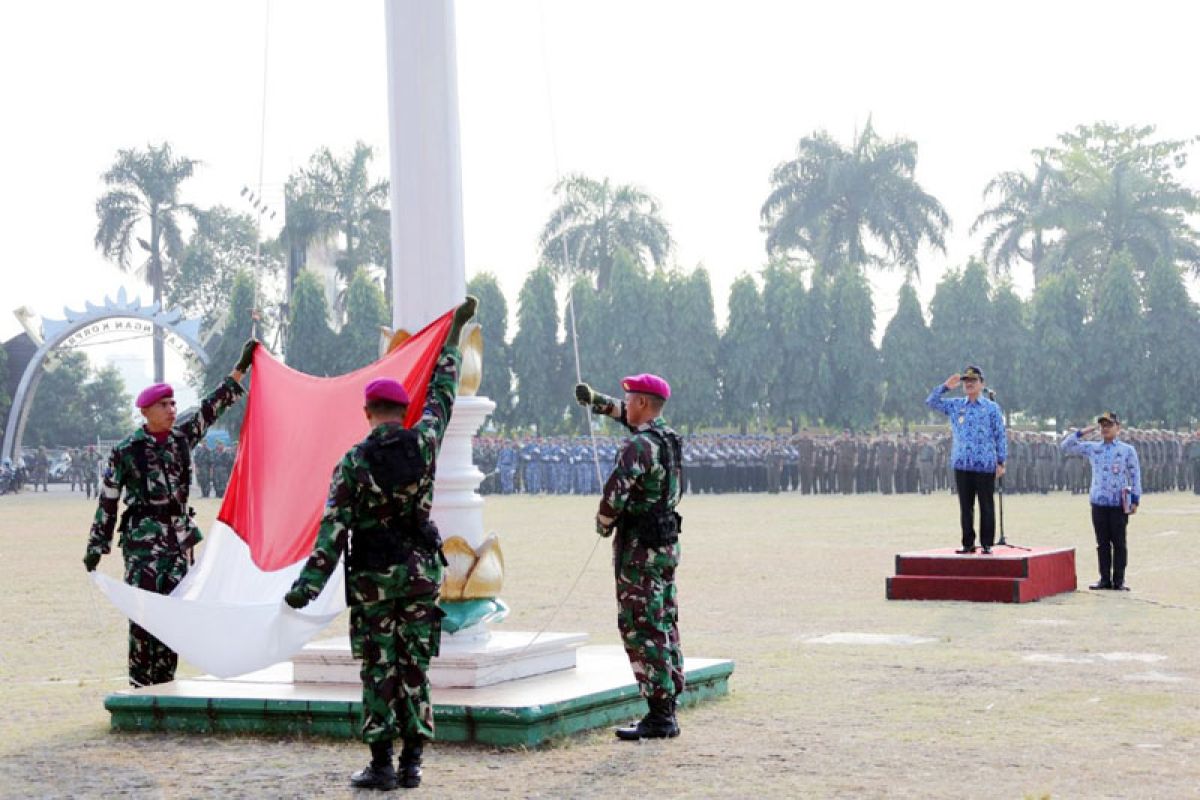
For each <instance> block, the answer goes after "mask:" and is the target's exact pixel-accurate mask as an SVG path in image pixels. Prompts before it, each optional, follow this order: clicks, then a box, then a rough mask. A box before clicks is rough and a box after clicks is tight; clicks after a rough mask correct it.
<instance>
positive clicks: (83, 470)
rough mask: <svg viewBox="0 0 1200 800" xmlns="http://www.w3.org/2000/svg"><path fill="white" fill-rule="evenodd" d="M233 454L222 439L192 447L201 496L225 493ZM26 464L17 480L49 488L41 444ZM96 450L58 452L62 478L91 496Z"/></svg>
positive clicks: (97, 466)
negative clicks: (63, 469) (212, 444)
mask: <svg viewBox="0 0 1200 800" xmlns="http://www.w3.org/2000/svg"><path fill="white" fill-rule="evenodd" d="M236 457H237V445H236V444H235V445H232V446H230V447H226V446H225V445H224V444H223V443H221V442H218V443H217V444H216V446H215V447H211V448H210V447H209V446H208V445H207V444H205V443H203V442H201V443H200V444H199V445H197V446H196V449H195V450H193V451H192V482H193V483H194V484H195V485H197V486H199V487H200V492H201V494H202V495H203V496H204V497H209V496H210V495H213V494H214V493H215V495H216V496H217V497H223V496H224V495H225V486H226V485H227V484H228V483H229V476H230V475H231V474H232V472H233V461H234V459H235V458H236ZM24 460H25V462H26V463H27V465H28V466H26V468H25V470H24V477H23V478H22V479H21V480H20V483H22V484H24V483H29V484H32V485H33V490H34V491H35V492H36V491H37V490H38V488H39V487H40V488H41V489H42V491H49V483H50V461H51V459H50V456H49V452H48V451H47V450H46V448H45V447H39V448H37V449H36V450H35V451H34V452H33V453H32V455H31V456H30V457H29V458H27V459H24ZM102 460H103V459H102V457H101V455H100V451H99V450H97V448H96V446H95V445H88V446H87V447H83V448H79V447H72V448H68V449H67V450H66V451H65V452H64V453H63V455H62V462H63V464H64V465H65V467H66V469H65V471H64V473H63V476H62V477H63V478H64V479H65V481H69V482H70V484H71V491H76V490H77V489H78V491H81V492H84V493H86V495H87V496H88V497H91V496H92V495H93V494H95V493H96V492H97V491H99V482H100V465H101V461H102ZM20 489H21V486H14V487H13V490H14V491H19V490H20Z"/></svg>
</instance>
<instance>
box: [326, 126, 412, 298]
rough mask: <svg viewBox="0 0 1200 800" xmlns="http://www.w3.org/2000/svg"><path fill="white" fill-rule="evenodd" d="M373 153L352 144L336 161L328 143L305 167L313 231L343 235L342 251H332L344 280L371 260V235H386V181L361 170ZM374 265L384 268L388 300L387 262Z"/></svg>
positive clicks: (389, 292) (361, 146) (370, 149)
mask: <svg viewBox="0 0 1200 800" xmlns="http://www.w3.org/2000/svg"><path fill="white" fill-rule="evenodd" d="M374 154H375V153H374V150H372V148H370V147H369V146H367V145H366V144H363V143H362V142H356V143H355V144H354V149H353V150H352V151H351V152H349V153H347V154H346V156H345V157H344V158H342V159H338V158H336V157H335V156H334V155H333V153H331V152H330V150H329V148H328V147H322V148H321V149H320V150H318V151H317V152H316V153H314V154H313V157H312V159H311V160H310V162H309V167H308V169H307V170H306V171H305V177H306V179H307V184H308V189H309V190H310V191H311V200H310V202H311V204H312V207H313V211H314V214H315V216H316V220H315V227H316V230H317V231H318V232H332V231H335V230H336V231H337V232H339V233H340V234H341V235H342V238H343V239H344V242H345V249H344V250H342V251H341V253H340V254H339V255H338V259H337V270H338V274H339V275H340V276H341V278H342V280H343V281H344V282H345V283H346V284H349V282H350V281H351V280H352V279H353V277H354V273H355V272H357V271H358V268H359V267H362V266H367V265H369V264H371V263H372V256H373V255H374V250H373V248H372V246H371V241H372V238H373V237H377V236H378V235H380V234H381V233H382V235H383V236H384V237H385V238H386V237H387V235H388V233H389V231H388V226H389V220H388V212H387V201H388V182H387V181H386V180H380V181H374V182H372V181H371V178H370V175H369V174H368V173H367V167H368V166H369V165H370V163H371V159H372V158H373V157H374ZM375 250H378V248H375ZM376 266H378V267H383V268H384V273H385V276H386V278H385V280H386V281H387V282H388V285H387V293H388V299H389V302H390V298H391V285H390V276H391V270H390V269H388V268H387V267H388V266H389V265H387V264H376Z"/></svg>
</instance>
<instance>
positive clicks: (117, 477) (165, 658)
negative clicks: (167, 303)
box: [83, 340, 258, 688]
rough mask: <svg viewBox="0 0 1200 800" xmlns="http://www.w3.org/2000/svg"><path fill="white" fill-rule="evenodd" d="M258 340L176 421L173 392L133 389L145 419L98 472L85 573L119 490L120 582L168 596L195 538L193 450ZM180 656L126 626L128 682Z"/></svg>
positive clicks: (229, 401) (151, 679)
mask: <svg viewBox="0 0 1200 800" xmlns="http://www.w3.org/2000/svg"><path fill="white" fill-rule="evenodd" d="M257 346H258V342H256V341H254V340H251V341H248V342H246V345H245V347H244V348H243V349H242V357H241V359H240V360H239V361H238V363H237V366H236V367H234V369H233V372H231V373H230V374H229V377H228V378H226V379H225V380H224V381H223V382H222V383H221V385H220V386H218V387H217V388H216V389H214V390H213V391H212V392H211V393H210V394H209V395H208V396H207V397H205V398H204V400H202V401H201V403H200V410H199V411H198V412H197V413H196V414H194V415H192V416H189V417H187V418H186V419H184V420H183V422H181V423H180V424H178V425H176V424H175V394H174V391H173V390H172V389H171V387H170V386H169V385H167V384H165V383H157V384H154V385H153V386H150V387H148V388H146V389H145V390H144V391H143V392H142V393H141V394H139V395H138V400H137V405H138V408H140V409H141V410H142V415H143V416H144V417H145V418H146V424H145V425H144V426H143V427H141V428H139V429H138V430H137V431H135V432H134V433H133V434H132V435H130V436H127V437H125V438H124V439H122V440H121V442H120V443H118V444H117V446H116V447H114V448H113V450H112V455H110V456H109V458H108V466H107V467H106V468H105V470H104V480H103V487H102V488H101V490H100V492H99V498H100V507H99V508H98V509H97V510H96V517H95V520H94V521H93V522H92V530H91V533H90V534H89V535H88V543H87V553H86V554H85V555H84V557H83V563H84V566H85V567H87V570H88V572H91V571H92V570H94V569H95V568H96V565H97V564H99V563H100V556H101V555H103V554H105V553H108V552H109V551H110V550H111V547H112V537H113V529H114V527H116V522H117V506H118V502H119V501H120V499H121V492H122V491H124V492H125V512H124V513H123V514H122V515H121V525H120V530H121V540H120V543H121V553H122V555H123V556H124V559H125V582H126V583H128V584H129V585H130V586H136V587H138V588H139V589H145V590H147V591H151V592H157V593H158V594H170V593H171V591H172V590H173V589H174V588H175V587H176V586H178V585H179V582H180V581H181V580H183V576H184V575H186V574H187V571H188V565H189V563H190V562H191V560H192V548H194V547H195V546H196V545H197V544H199V543H200V539H201V533H200V529H199V528H198V527H196V523H195V522H193V521H192V517H193V515H194V514H195V512H194V511H193V510H192V509H191V507H190V506H188V496H189V494H190V492H191V488H192V487H191V481H192V474H191V472H192V448H193V447H195V446H196V443H197V442H199V441H200V440H201V439H202V438H203V437H204V432H205V431H207V430H208V427H209V426H210V425H212V424H213V423H214V422H216V421H217V419H218V418H219V417H220V416H221V414H223V413H225V411H226V410H227V409H228V408H229V407H230V406H232V405H233V404H234V402H236V401H237V399H238V398H239V397H241V396H242V395H243V394H244V393H245V390H244V389H242V386H241V384H240V383H239V381H240V380H241V379H242V375H243V374H244V373H245V371H246V369H247V368H248V367H249V366H250V361H251V358H252V357H253V355H254V348H255V347H257ZM178 663H179V656H178V655H176V653H175V651H173V650H172V649H171V648H169V647H167V646H166V645H165V644H163V643H162V642H160V641H159V640H158V639H157V638H155V637H154V636H151V635H150V633H149V632H147V631H146V630H145V629H143V628H142V627H141V626H139V625H135V624H134V623H132V622H131V623H130V624H129V683H130V685H132V686H134V687H135V688H136V687H139V686H150V685H153V684H156V683H167V682H169V681H172V680H174V679H175V667H176V665H177V664H178Z"/></svg>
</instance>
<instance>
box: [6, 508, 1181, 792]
mask: <svg viewBox="0 0 1200 800" xmlns="http://www.w3.org/2000/svg"><path fill="white" fill-rule="evenodd" d="M593 505H594V503H593V501H591V500H588V499H580V498H570V497H567V498H559V497H553V498H529V497H507V498H490V499H489V500H488V502H487V505H486V507H485V521H486V528H487V529H488V530H489V531H493V530H494V531H496V532H497V533H499V534H500V537H501V542H502V544H503V547H504V552H505V558H506V561H507V564H508V570H509V574H508V578H507V583H506V589H505V592H504V598H505V600H506V601H507V602H508V603H509V604H510V605H511V606H512V609H513V613H512V616H511V617H510V619H509V621H508V622H506V623H504V625H505V627H507V628H509V629H512V630H536V629H539V628H541V627H542V626H543V625H544V624H545V623H546V620H547V618H548V615H549V614H551V613H552V611H553V610H554V608H555V607H556V606H557V605H558V603H559V601H560V600H561V598H562V595H563V593H564V592H566V590H567V588H568V587H569V586H570V585H571V582H572V581H573V580H574V578H575V576H576V574H577V573H578V571H579V569H580V568H581V566H582V564H583V562H584V559H585V558H586V557H587V555H588V552H589V550H590V549H591V547H592V545H593V542H594V538H593V537H594V534H593V533H592V532H591V523H590V520H591V515H592V513H593ZM1006 506H1007V507H1006V509H1005V519H1006V523H1007V528H1008V536H1009V538H1010V540H1013V541H1015V542H1018V543H1021V544H1036V545H1048V546H1050V545H1052V546H1074V547H1076V548H1077V551H1078V556H1077V569H1078V573H1079V578H1080V584H1081V585H1086V584H1087V583H1088V582H1089V581H1091V580H1092V573H1093V570H1094V560H1095V558H1094V550H1093V544H1092V541H1091V531H1090V524H1089V521H1088V512H1087V501H1086V499H1085V498H1080V497H1070V496H1064V495H1057V496H1055V495H1050V496H1044V497H1032V498H1025V497H1014V498H1007V500H1006ZM93 510H94V506H93V505H92V504H90V503H88V502H86V501H84V500H82V499H81V498H77V497H75V498H71V497H66V496H63V495H61V494H60V495H54V494H51V495H48V496H47V495H38V496H34V495H29V494H25V495H20V496H17V497H11V496H6V497H4V498H0V564H3V574H4V581H3V585H4V591H3V593H0V618H2V619H3V621H4V622H3V628H2V629H0V708H2V709H3V713H2V714H0V756H2V757H3V758H2V759H0V795H3V796H12V797H34V796H36V797H58V796H61V797H68V796H70V797H113V796H130V797H206V796H218V795H219V796H222V797H225V798H242V797H246V798H251V797H253V798H262V797H325V796H329V797H344V796H347V795H351V794H352V792H351V791H350V790H349V789H348V788H347V787H346V777H347V775H348V774H349V772H351V771H353V770H354V769H357V768H358V767H360V766H361V765H362V763H363V762H364V761H365V755H366V750H365V748H364V747H363V746H362V745H361V744H356V743H350V742H330V741H321V740H303V739H267V738H249V737H231V736H225V737H200V736H186V735H142V734H138V735H131V734H114V733H110V732H109V731H108V715H107V713H106V712H105V711H104V708H103V699H104V696H105V695H106V694H107V693H109V692H111V691H112V690H114V689H117V688H119V687H121V686H122V685H123V682H124V678H123V675H124V669H125V664H124V659H125V620H124V618H123V617H121V616H120V615H119V614H118V613H117V612H116V611H115V610H114V609H113V608H112V607H111V606H109V605H108V604H107V602H106V601H105V600H104V599H103V598H102V597H101V596H100V595H99V594H98V593H97V592H95V591H94V590H93V589H92V588H91V585H90V584H89V583H88V581H87V580H86V579H85V576H84V571H83V567H82V565H81V563H80V559H81V558H82V555H83V544H84V538H85V532H86V530H87V527H88V524H89V521H90V518H91V514H92V512H93ZM681 510H682V511H683V513H684V515H685V517H686V522H685V533H684V539H683V543H684V544H683V548H684V555H683V559H684V561H683V566H682V568H681V570H680V578H679V582H680V602H681V611H682V613H681V626H682V634H683V643H684V648H685V650H686V652H688V653H691V654H694V655H698V656H720V657H728V658H733V659H735V660H736V662H737V671H736V672H735V674H734V676H733V680H732V684H731V687H732V692H731V694H730V696H729V697H727V698H725V699H723V700H719V701H715V702H711V703H707V704H705V705H702V706H700V707H697V708H695V709H690V710H687V711H686V712H684V713H683V714H682V715H681V723H682V725H683V735H682V736H681V737H680V738H679V739H677V740H673V741H670V742H667V743H662V742H652V743H643V744H641V745H633V746H630V745H626V744H620V743H617V742H615V741H614V740H613V738H612V736H611V734H610V733H608V732H607V731H598V732H594V733H589V734H583V735H580V736H576V737H572V738H570V739H565V740H562V741H558V742H554V743H552V744H550V745H548V746H545V747H542V748H539V749H537V750H493V749H487V748H479V747H469V746H462V745H450V744H435V745H433V746H432V747H431V748H430V756H429V759H428V768H427V770H426V774H427V777H426V783H425V786H424V787H423V789H424V790H425V791H424V796H430V797H450V796H454V797H545V798H562V797H581V798H586V797H605V798H611V797H651V796H657V797H788V798H791V797H856V798H859V797H888V798H893V797H921V798H926V797H971V798H982V797H1003V798H1012V797H1023V796H1032V797H1041V796H1043V795H1051V796H1053V797H1088V798H1104V797H1163V798H1176V797H1191V796H1196V795H1197V794H1198V793H1200V753H1198V752H1197V747H1198V744H1197V743H1198V742H1200V711H1198V705H1200V703H1198V702H1197V701H1198V700H1200V624H1198V615H1200V580H1198V579H1200V499H1198V498H1196V497H1195V496H1194V495H1184V494H1169V495H1150V496H1148V497H1147V498H1146V503H1145V508H1144V511H1143V513H1139V514H1138V515H1137V516H1136V517H1135V518H1134V520H1133V522H1132V524H1131V526H1130V547H1131V559H1130V569H1129V573H1128V580H1129V583H1130V584H1131V585H1132V586H1133V589H1134V591H1133V592H1131V593H1115V592H1104V593H1093V592H1088V591H1087V590H1086V589H1084V590H1082V591H1080V592H1077V593H1074V594H1069V595H1061V596H1058V597H1054V598H1048V599H1046V600H1043V601H1041V602H1038V603H1032V604H1028V605H1023V606H1012V605H999V604H995V605H993V604H959V603H940V602H927V603H914V602H888V601H886V600H885V599H884V579H885V577H886V576H887V575H889V574H890V573H891V571H892V570H893V566H894V564H893V559H894V556H895V554H896V553H897V552H902V551H907V550H916V549H922V548H926V547H934V546H948V545H952V544H954V543H955V542H956V541H957V533H956V530H955V520H956V515H957V511H956V505H955V503H954V501H953V499H952V498H951V497H949V496H947V495H941V496H933V497H913V496H893V497H889V498H884V497H879V496H867V497H864V498H857V497H847V498H842V497H798V496H795V495H776V496H768V495H740V496H723V497H699V498H687V499H686V500H685V503H684V505H683V507H682V509H681ZM215 513H216V504H215V502H214V501H211V500H210V501H201V503H200V518H201V522H202V524H203V525H204V526H207V524H208V523H209V522H210V521H211V519H212V518H213V516H214V515H215ZM1168 533H1169V534H1170V535H1159V534H1168ZM101 568H102V569H104V570H105V571H107V572H108V573H109V574H112V575H118V573H119V557H109V558H106V559H105V560H104V562H102V565H101ZM615 618H616V609H615V603H614V601H613V598H612V573H611V569H610V566H609V561H608V555H607V552H606V550H605V548H604V547H603V546H602V547H601V548H600V549H599V550H598V551H597V553H596V555H595V557H594V558H593V559H592V562H591V564H590V566H589V568H588V570H587V573H586V574H585V575H584V577H583V579H582V580H581V581H580V583H579V586H578V588H577V589H576V590H575V593H574V595H573V596H572V597H571V598H570V599H569V600H568V601H567V602H566V604H565V605H564V606H563V607H562V609H561V611H560V612H559V613H558V617H557V619H556V620H555V622H554V624H553V625H552V630H561V631H586V632H588V633H589V634H591V636H592V642H593V643H603V644H615V643H616V642H617V637H616V631H615ZM344 627H345V622H344V621H342V620H339V621H337V622H335V623H334V626H333V628H332V629H331V632H335V633H338V634H341V633H343V632H344ZM831 635H833V638H832V639H831V638H824V639H823V640H822V637H830V636H831ZM839 637H840V638H839ZM888 637H902V638H900V639H895V640H893V639H889V638H888ZM910 637H911V638H910ZM922 639H932V640H933V641H925V642H920V643H915V644H896V642H904V641H917V640H922ZM812 640H822V641H820V642H813V641H812ZM188 674H195V671H194V670H193V669H191V668H190V667H189V666H188V665H184V666H183V668H182V669H181V675H188Z"/></svg>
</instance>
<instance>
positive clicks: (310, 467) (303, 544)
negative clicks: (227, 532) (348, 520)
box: [217, 311, 453, 572]
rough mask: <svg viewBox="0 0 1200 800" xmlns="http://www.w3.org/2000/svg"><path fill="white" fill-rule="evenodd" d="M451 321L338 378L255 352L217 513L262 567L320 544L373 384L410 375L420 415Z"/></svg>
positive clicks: (407, 383)
mask: <svg viewBox="0 0 1200 800" xmlns="http://www.w3.org/2000/svg"><path fill="white" fill-rule="evenodd" d="M452 320H453V311H450V312H447V313H446V314H445V315H443V316H442V317H440V318H439V319H437V320H434V321H433V322H431V323H430V324H429V325H427V326H426V327H425V328H424V329H423V330H422V331H421V332H420V333H418V334H416V335H415V336H413V337H412V338H410V339H408V340H407V341H405V342H404V344H402V345H401V346H400V347H398V348H397V349H396V350H394V351H392V352H391V353H389V354H388V355H386V356H384V357H383V358H381V359H380V360H378V361H376V362H375V363H374V364H370V365H369V366H366V367H363V368H362V369H360V370H358V371H357V372H351V373H350V374H348V375H340V376H338V377H336V378H315V377H313V376H312V375H305V374H304V373H302V372H296V371H295V370H293V369H291V368H289V367H287V366H285V365H284V364H282V363H280V362H279V361H277V360H276V359H275V358H274V357H273V356H272V355H271V354H270V353H268V352H267V351H266V348H263V347H260V348H258V349H257V350H255V352H254V368H253V372H251V378H252V385H251V389H250V397H249V401H248V407H247V409H246V420H245V422H244V423H243V425H242V435H241V439H240V441H239V442H238V451H237V460H236V461H235V462H234V465H233V474H232V476H231V477H230V479H229V487H228V488H227V489H226V490H225V502H224V503H222V504H221V511H220V513H219V514H218V515H217V519H219V520H221V521H222V522H224V523H225V524H226V525H228V526H229V527H231V528H233V530H234V531H235V532H236V533H237V535H238V536H240V537H241V538H242V539H243V540H244V541H245V542H246V544H247V545H249V547H250V556H251V558H252V559H253V560H254V563H255V565H256V566H258V568H259V569H261V570H263V571H265V572H271V571H274V570H277V569H282V568H283V567H286V566H288V565H290V564H294V563H296V562H297V561H300V560H301V559H303V558H305V557H307V556H308V554H309V552H310V551H311V550H312V546H313V542H314V541H316V538H317V527H318V525H319V523H320V521H321V513H322V511H323V510H324V508H325V498H326V496H327V494H328V491H329V479H330V476H331V475H332V474H333V468H334V466H336V465H337V462H338V461H339V460H340V459H341V457H342V456H343V455H344V454H345V453H346V451H347V450H349V449H350V447H351V446H352V445H354V444H355V443H356V442H359V441H361V440H362V439H363V437H365V436H366V435H367V433H368V432H369V431H368V427H367V421H366V418H365V417H364V416H363V411H362V407H363V387H365V386H366V385H367V383H368V382H370V381H371V380H373V379H375V378H395V379H397V380H399V381H400V382H402V383H403V384H404V388H405V389H407V390H408V394H409V397H411V398H412V404H411V405H410V406H409V409H408V418H407V419H406V420H405V422H406V424H408V425H412V424H413V423H415V422H416V421H417V420H418V419H420V417H421V409H422V407H423V406H424V404H425V390H426V388H427V387H428V385H429V377H430V375H432V374H433V368H434V366H435V365H436V364H437V357H438V354H439V353H440V352H441V349H442V345H443V343H445V341H446V334H447V333H448V332H449V330H450V323H451V322H452Z"/></svg>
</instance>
